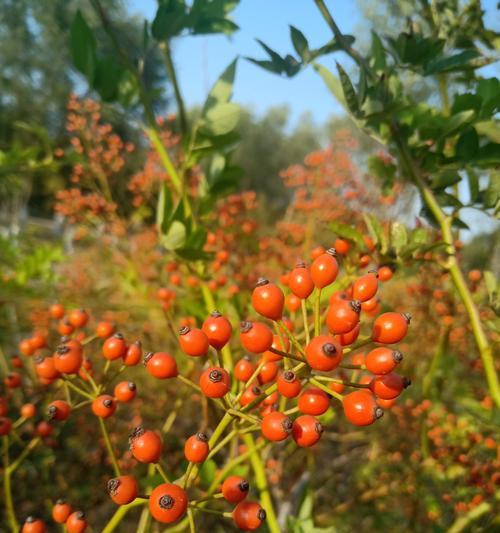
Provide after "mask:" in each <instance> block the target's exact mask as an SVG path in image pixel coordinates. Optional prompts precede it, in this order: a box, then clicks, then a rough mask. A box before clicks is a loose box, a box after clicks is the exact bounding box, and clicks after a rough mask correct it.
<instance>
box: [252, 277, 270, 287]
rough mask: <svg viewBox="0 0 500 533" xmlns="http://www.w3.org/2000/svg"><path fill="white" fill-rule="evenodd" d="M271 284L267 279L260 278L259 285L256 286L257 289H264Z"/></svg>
mask: <svg viewBox="0 0 500 533" xmlns="http://www.w3.org/2000/svg"><path fill="white" fill-rule="evenodd" d="M268 284H269V280H268V279H266V278H259V279H258V280H257V283H256V284H255V286H256V287H263V286H264V285H268Z"/></svg>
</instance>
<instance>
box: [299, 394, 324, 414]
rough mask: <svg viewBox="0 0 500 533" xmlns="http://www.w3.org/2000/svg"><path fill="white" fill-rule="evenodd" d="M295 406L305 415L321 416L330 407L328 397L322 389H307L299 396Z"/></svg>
mask: <svg viewBox="0 0 500 533" xmlns="http://www.w3.org/2000/svg"><path fill="white" fill-rule="evenodd" d="M297 406H298V408H299V411H300V412H301V413H304V414H306V415H315V416H316V415H322V414H323V413H326V411H328V408H329V407H330V396H328V394H327V393H326V392H325V391H323V390H322V389H318V388H316V387H309V388H308V389H306V390H305V391H304V392H303V393H302V394H301V395H300V398H299V401H298V402H297Z"/></svg>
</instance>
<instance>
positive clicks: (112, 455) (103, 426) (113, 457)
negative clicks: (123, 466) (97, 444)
mask: <svg viewBox="0 0 500 533" xmlns="http://www.w3.org/2000/svg"><path fill="white" fill-rule="evenodd" d="M98 420H99V425H100V426H101V432H102V436H103V437H104V442H105V444H106V448H107V450H108V455H109V458H110V460H111V463H112V464H113V470H114V472H115V477H119V476H121V472H120V467H119V466H118V461H117V459H116V455H115V452H114V451H113V446H112V445H111V440H110V439H109V434H108V430H107V428H106V423H105V422H104V419H103V418H101V417H98Z"/></svg>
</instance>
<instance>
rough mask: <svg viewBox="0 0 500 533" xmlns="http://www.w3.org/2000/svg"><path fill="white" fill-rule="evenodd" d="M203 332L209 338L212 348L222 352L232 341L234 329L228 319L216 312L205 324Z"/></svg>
mask: <svg viewBox="0 0 500 533" xmlns="http://www.w3.org/2000/svg"><path fill="white" fill-rule="evenodd" d="M201 329H202V331H203V332H204V333H205V335H206V336H207V338H208V342H209V343H210V346H212V347H214V348H215V349H216V350H222V348H224V346H225V345H226V344H227V343H228V342H229V340H230V339H231V334H232V332H233V328H232V326H231V323H230V322H229V320H228V319H227V318H225V317H224V316H222V315H221V314H220V313H219V312H218V311H214V312H213V313H212V314H211V315H210V316H209V317H208V318H207V319H206V320H205V322H203V326H202V328H201Z"/></svg>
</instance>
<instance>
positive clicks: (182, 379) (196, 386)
mask: <svg viewBox="0 0 500 533" xmlns="http://www.w3.org/2000/svg"><path fill="white" fill-rule="evenodd" d="M177 379H179V380H180V381H182V383H184V384H186V385H188V386H189V387H191V388H192V389H194V390H195V391H197V392H199V393H200V394H201V389H200V387H198V385H196V383H194V382H193V381H191V380H190V379H189V378H187V377H185V376H183V375H182V374H179V375H178V376H177Z"/></svg>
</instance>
